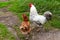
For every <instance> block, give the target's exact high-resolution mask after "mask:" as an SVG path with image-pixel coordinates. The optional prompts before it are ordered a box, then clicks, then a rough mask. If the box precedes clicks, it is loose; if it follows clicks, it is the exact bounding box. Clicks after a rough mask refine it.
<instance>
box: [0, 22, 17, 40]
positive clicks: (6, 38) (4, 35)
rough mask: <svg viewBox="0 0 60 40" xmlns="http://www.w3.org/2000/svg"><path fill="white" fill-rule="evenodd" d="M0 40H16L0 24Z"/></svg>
mask: <svg viewBox="0 0 60 40" xmlns="http://www.w3.org/2000/svg"><path fill="white" fill-rule="evenodd" d="M0 40H16V39H15V38H14V36H13V35H12V34H11V33H10V32H9V31H8V29H7V27H6V26H5V25H3V24H1V23H0Z"/></svg>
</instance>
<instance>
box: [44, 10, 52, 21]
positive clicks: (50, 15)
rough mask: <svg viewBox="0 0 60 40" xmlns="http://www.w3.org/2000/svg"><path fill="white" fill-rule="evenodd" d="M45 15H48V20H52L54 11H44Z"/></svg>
mask: <svg viewBox="0 0 60 40" xmlns="http://www.w3.org/2000/svg"><path fill="white" fill-rule="evenodd" d="M44 16H45V17H46V19H47V20H51V19H52V13H51V12H50V11H46V12H44Z"/></svg>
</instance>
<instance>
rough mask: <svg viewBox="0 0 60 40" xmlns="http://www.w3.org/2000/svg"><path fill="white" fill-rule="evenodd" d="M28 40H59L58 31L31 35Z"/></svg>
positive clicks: (59, 34)
mask: <svg viewBox="0 0 60 40" xmlns="http://www.w3.org/2000/svg"><path fill="white" fill-rule="evenodd" d="M30 40H60V30H52V31H49V32H41V33H37V32H36V33H33V34H32V38H31V39H30Z"/></svg>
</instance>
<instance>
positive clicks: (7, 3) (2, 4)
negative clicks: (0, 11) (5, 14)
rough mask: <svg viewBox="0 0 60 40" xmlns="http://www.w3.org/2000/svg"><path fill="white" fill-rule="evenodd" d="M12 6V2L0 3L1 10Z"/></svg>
mask: <svg viewBox="0 0 60 40" xmlns="http://www.w3.org/2000/svg"><path fill="white" fill-rule="evenodd" d="M9 4H10V2H0V8H3V7H6V6H8V5H9Z"/></svg>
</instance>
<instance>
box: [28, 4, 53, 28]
mask: <svg viewBox="0 0 60 40" xmlns="http://www.w3.org/2000/svg"><path fill="white" fill-rule="evenodd" d="M29 7H30V16H29V19H30V21H31V22H32V23H36V24H37V25H39V26H40V25H43V24H45V23H46V21H48V20H50V19H51V17H52V13H51V12H49V11H46V12H44V14H43V15H39V14H38V12H37V9H36V8H35V6H34V5H33V4H29ZM40 27H41V26H40Z"/></svg>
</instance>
